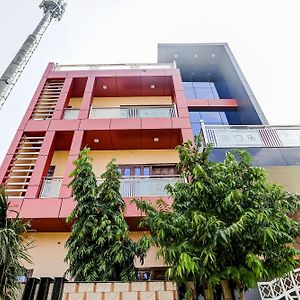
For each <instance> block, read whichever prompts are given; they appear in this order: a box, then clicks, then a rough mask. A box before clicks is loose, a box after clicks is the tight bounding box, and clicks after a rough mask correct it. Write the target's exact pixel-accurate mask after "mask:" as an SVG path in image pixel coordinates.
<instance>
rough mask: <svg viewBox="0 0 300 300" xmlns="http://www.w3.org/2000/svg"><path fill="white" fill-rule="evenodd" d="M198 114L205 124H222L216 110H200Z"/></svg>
mask: <svg viewBox="0 0 300 300" xmlns="http://www.w3.org/2000/svg"><path fill="white" fill-rule="evenodd" d="M200 114H201V119H202V120H203V121H204V123H205V124H215V125H218V124H220V125H222V124H223V122H222V119H221V116H220V113H219V112H218V111H202V112H201V113H200Z"/></svg>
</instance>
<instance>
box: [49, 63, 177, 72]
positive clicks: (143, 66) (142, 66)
mask: <svg viewBox="0 0 300 300" xmlns="http://www.w3.org/2000/svg"><path fill="white" fill-rule="evenodd" d="M149 69H151V70H153V69H176V63H175V62H173V63H128V64H78V65H59V64H56V65H55V66H54V68H53V70H54V71H85V70H149Z"/></svg>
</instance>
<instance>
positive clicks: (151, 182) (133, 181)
mask: <svg viewBox="0 0 300 300" xmlns="http://www.w3.org/2000/svg"><path fill="white" fill-rule="evenodd" d="M62 180H63V179H62V178H59V177H46V178H44V180H43V183H42V189H41V193H40V198H55V197H58V196H59V191H60V188H61V184H62ZM101 181H102V180H101V179H98V183H99V182H101ZM179 181H181V178H180V177H179V176H159V177H155V176H152V177H146V176H139V177H128V178H122V179H120V183H121V186H120V192H121V195H122V196H123V197H140V196H157V197H158V196H167V192H166V191H165V186H166V185H167V184H171V185H174V184H175V183H176V182H179Z"/></svg>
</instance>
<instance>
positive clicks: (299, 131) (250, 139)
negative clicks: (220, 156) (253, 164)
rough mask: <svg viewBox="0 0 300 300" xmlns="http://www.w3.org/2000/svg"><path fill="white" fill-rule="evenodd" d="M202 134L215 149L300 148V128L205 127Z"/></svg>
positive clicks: (260, 126) (254, 126)
mask: <svg viewBox="0 0 300 300" xmlns="http://www.w3.org/2000/svg"><path fill="white" fill-rule="evenodd" d="M201 133H202V135H203V137H204V141H205V143H206V144H211V145H212V146H213V147H215V148H244V147H249V148H252V147H254V148H262V147H266V148H278V147H279V148H282V147H300V126H269V125H267V126H266V125H258V126H257V125H249V126H243V125H234V126H231V125H204V123H201Z"/></svg>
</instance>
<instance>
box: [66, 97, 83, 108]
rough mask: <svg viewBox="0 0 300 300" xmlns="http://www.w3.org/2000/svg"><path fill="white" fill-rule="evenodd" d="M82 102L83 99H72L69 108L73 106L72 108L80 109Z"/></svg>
mask: <svg viewBox="0 0 300 300" xmlns="http://www.w3.org/2000/svg"><path fill="white" fill-rule="evenodd" d="M81 102H82V98H70V101H69V104H68V106H72V108H80V105H81Z"/></svg>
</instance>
